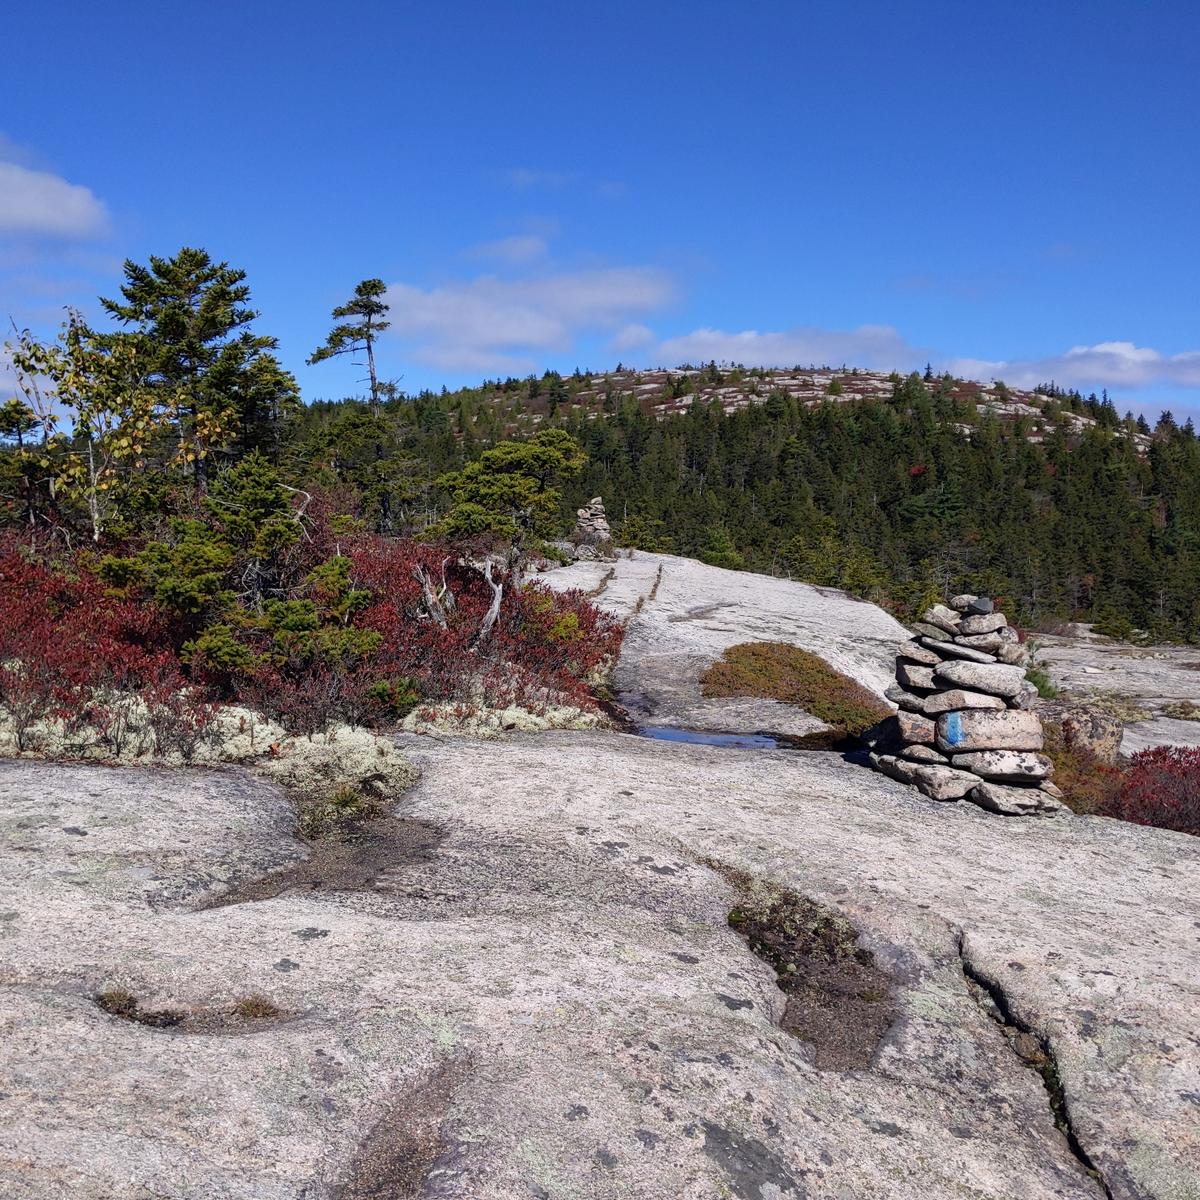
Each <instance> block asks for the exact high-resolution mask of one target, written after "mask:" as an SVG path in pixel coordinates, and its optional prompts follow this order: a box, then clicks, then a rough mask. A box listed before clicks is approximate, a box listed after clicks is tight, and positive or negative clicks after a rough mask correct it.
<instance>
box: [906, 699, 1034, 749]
mask: <svg viewBox="0 0 1200 1200" xmlns="http://www.w3.org/2000/svg"><path fill="white" fill-rule="evenodd" d="M916 719H918V720H924V721H925V722H926V723H927V724H928V719H927V718H923V717H922V718H916ZM912 740H914V741H916V740H917V739H915V738H914V739H912ZM1043 740H1044V739H1043V736H1042V723H1041V721H1039V720H1038V717H1037V713H1032V712H1019V711H1017V710H1016V709H1006V710H1005V711H1004V712H993V711H990V710H988V709H983V708H968V709H961V710H956V711H954V712H948V713H942V715H941V716H940V717H938V719H937V725H936V727H935V737H934V739H933V741H934V744H935V745H936V746H937V748H938V749H939V750H940V751H941V752H942V753H943V754H950V755H955V754H969V753H971V752H972V751H974V750H1040V749H1041V748H1042V744H1043Z"/></svg>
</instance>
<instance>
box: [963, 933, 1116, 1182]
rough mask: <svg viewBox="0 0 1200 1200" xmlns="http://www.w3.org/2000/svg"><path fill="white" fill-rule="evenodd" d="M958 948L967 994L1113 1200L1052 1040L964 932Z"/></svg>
mask: <svg viewBox="0 0 1200 1200" xmlns="http://www.w3.org/2000/svg"><path fill="white" fill-rule="evenodd" d="M957 948H958V961H959V964H960V966H961V967H962V973H963V978H964V979H965V980H966V983H967V992H968V993H969V994H970V996H971V998H972V999H973V1000H974V1001H975V1003H976V1004H977V1005H978V1006H979V1008H980V1009H981V1010H982V1011H983V1012H985V1013H986V1014H987V1015H988V1016H989V1017H991V1019H992V1020H993V1021H995V1022H996V1024H997V1025H999V1026H1000V1028H1001V1030H1002V1031H1003V1034H1004V1040H1005V1042H1006V1043H1007V1045H1008V1046H1009V1048H1010V1049H1011V1050H1012V1052H1013V1054H1014V1055H1016V1057H1017V1058H1018V1059H1019V1060H1020V1062H1021V1065H1022V1066H1024V1067H1026V1068H1028V1069H1029V1070H1031V1071H1036V1072H1037V1073H1038V1074H1039V1075H1040V1076H1041V1080H1042V1086H1043V1087H1044V1088H1045V1089H1046V1098H1047V1102H1048V1103H1049V1106H1050V1114H1051V1116H1052V1117H1053V1118H1054V1127H1055V1128H1056V1129H1057V1130H1058V1131H1059V1133H1061V1134H1062V1135H1063V1139H1064V1141H1065V1142H1066V1143H1067V1148H1068V1149H1069V1150H1070V1152H1071V1154H1072V1156H1073V1157H1074V1158H1075V1160H1076V1162H1078V1163H1079V1165H1080V1167H1081V1168H1082V1169H1083V1170H1084V1172H1085V1173H1086V1174H1087V1175H1089V1176H1090V1177H1091V1178H1092V1179H1094V1180H1095V1181H1096V1183H1097V1184H1098V1185H1099V1187H1100V1189H1101V1191H1102V1192H1103V1193H1104V1195H1105V1197H1106V1198H1107V1200H1113V1192H1112V1190H1111V1189H1110V1188H1109V1186H1108V1183H1107V1181H1106V1180H1105V1178H1104V1175H1103V1174H1102V1173H1101V1171H1100V1169H1099V1168H1098V1167H1097V1166H1096V1164H1095V1162H1094V1161H1093V1160H1092V1157H1091V1155H1090V1154H1088V1152H1087V1150H1085V1149H1084V1147H1083V1144H1082V1143H1081V1142H1080V1140H1079V1136H1078V1134H1077V1132H1076V1130H1075V1126H1074V1124H1073V1123H1072V1121H1071V1112H1070V1109H1069V1108H1068V1106H1067V1097H1066V1093H1065V1091H1064V1090H1063V1084H1062V1077H1061V1075H1060V1074H1059V1070H1058V1060H1057V1058H1056V1057H1055V1054H1054V1048H1053V1046H1052V1045H1051V1044H1050V1039H1049V1038H1047V1037H1045V1036H1044V1035H1043V1034H1041V1033H1039V1032H1038V1031H1037V1030H1036V1029H1034V1028H1033V1027H1032V1026H1030V1025H1029V1024H1028V1022H1026V1021H1023V1020H1021V1018H1020V1017H1019V1016H1018V1015H1017V1014H1016V1012H1015V1010H1014V1009H1013V1006H1012V1004H1011V1003H1010V1002H1009V999H1008V994H1007V993H1006V992H1005V990H1004V988H1003V986H1002V985H1001V984H1000V982H999V981H998V980H996V979H994V978H992V977H991V976H990V975H988V974H987V973H986V972H985V971H984V970H983V969H982V968H981V967H980V966H979V965H978V964H977V963H975V962H974V961H973V960H972V959H971V956H970V953H969V952H968V950H967V936H966V933H965V932H964V931H963V930H961V929H960V930H959V931H958V939H957Z"/></svg>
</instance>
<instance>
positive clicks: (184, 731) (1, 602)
mask: <svg viewBox="0 0 1200 1200" xmlns="http://www.w3.org/2000/svg"><path fill="white" fill-rule="evenodd" d="M0 612H2V613H3V614H4V620H3V622H0V703H3V705H4V706H5V708H6V709H7V710H8V712H9V714H10V716H11V717H12V720H13V723H14V728H15V732H16V737H17V744H18V747H19V748H20V749H25V748H27V744H28V739H29V736H30V734H31V732H32V730H33V727H34V726H36V725H37V724H38V723H39V722H41V721H47V720H55V719H56V720H60V721H62V722H64V724H65V726H66V728H67V729H68V730H70V729H72V728H75V727H80V726H82V725H84V724H88V725H91V726H92V727H94V728H95V729H97V730H98V731H99V733H100V736H101V740H102V741H103V742H105V743H106V744H107V745H108V746H109V747H110V748H111V749H112V751H113V753H114V754H119V753H120V751H121V750H122V749H123V748H124V745H125V744H126V741H127V739H128V737H129V735H130V732H131V730H130V718H131V716H132V715H133V714H132V712H131V710H130V708H129V705H128V704H127V703H125V702H124V701H125V700H126V699H127V698H128V697H129V696H131V695H134V694H136V695H139V696H140V697H141V699H142V700H143V701H144V702H145V705H146V712H145V716H146V719H147V720H148V722H149V724H150V726H151V728H152V729H153V730H154V732H155V735H156V738H157V740H158V745H159V748H160V750H162V751H164V752H167V751H170V750H177V751H179V752H180V753H182V754H183V755H184V757H186V758H190V757H191V755H192V753H193V752H194V750H195V748H196V745H197V744H198V741H199V739H200V737H202V736H203V733H204V730H205V729H206V728H207V727H208V725H209V724H210V723H211V719H212V709H211V706H210V705H209V704H208V703H207V701H206V698H205V696H204V695H203V689H199V688H196V687H191V686H189V685H188V681H187V680H186V679H185V677H184V674H183V672H182V670H181V668H180V664H179V661H178V659H177V657H176V655H175V653H174V650H173V648H172V647H171V638H170V634H169V631H168V627H167V622H166V621H165V619H164V618H163V615H162V614H161V613H160V612H159V611H158V609H156V608H155V606H154V605H152V604H136V603H133V602H131V601H122V600H116V599H113V598H112V597H111V596H109V595H107V594H106V592H105V588H104V585H103V584H102V583H101V582H100V580H99V579H97V578H96V577H95V576H94V575H92V574H90V573H88V572H87V571H86V570H83V569H81V568H80V566H79V564H78V563H76V562H73V561H72V560H70V559H68V560H66V561H65V562H63V563H60V564H57V565H52V564H51V563H50V562H49V561H45V560H39V559H38V558H35V557H34V556H33V555H32V554H31V552H30V551H29V550H27V549H25V548H24V547H22V546H20V545H19V544H18V543H16V542H15V541H13V540H9V541H5V542H4V543H2V544H0Z"/></svg>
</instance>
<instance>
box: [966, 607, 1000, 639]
mask: <svg viewBox="0 0 1200 1200" xmlns="http://www.w3.org/2000/svg"><path fill="white" fill-rule="evenodd" d="M1007 624H1008V618H1007V617H1006V616H1005V615H1004V614H1003V613H986V614H983V613H981V614H979V615H978V616H970V617H963V619H962V621H960V622H959V627H958V629H957V630H955V632H956V633H962V634H966V635H967V636H968V637H969V636H971V635H972V634H976V633H995V631H996V630H997V629H1002V628H1003V627H1004V626H1005V625H1007Z"/></svg>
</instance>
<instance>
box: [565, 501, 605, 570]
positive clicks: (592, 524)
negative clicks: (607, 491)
mask: <svg viewBox="0 0 1200 1200" xmlns="http://www.w3.org/2000/svg"><path fill="white" fill-rule="evenodd" d="M575 517H576V520H575V537H574V538H573V539H572V540H573V543H574V553H575V557H576V558H609V557H611V555H612V530H611V529H609V527H608V517H607V516H606V515H605V512H604V501H603V500H602V499H601V498H600V497H599V496H593V497H592V499H591V500H589V501H588V502H587V504H585V505H584V506H583V508H580V509H576V511H575Z"/></svg>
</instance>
